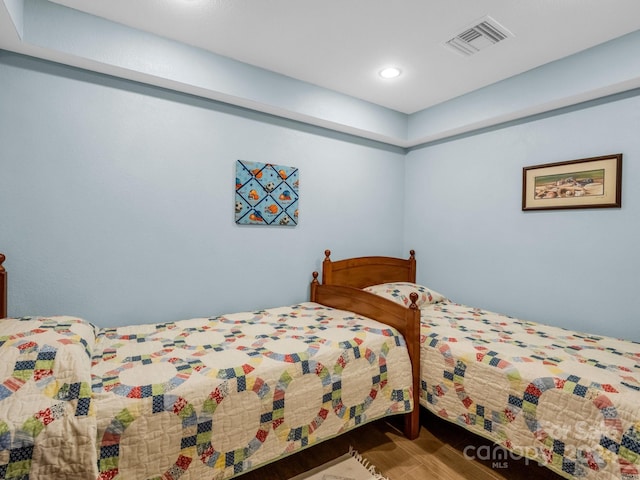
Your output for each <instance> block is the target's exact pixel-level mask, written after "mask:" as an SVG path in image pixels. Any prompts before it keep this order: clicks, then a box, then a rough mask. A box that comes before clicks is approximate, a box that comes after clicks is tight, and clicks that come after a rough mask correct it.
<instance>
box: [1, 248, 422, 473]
mask: <svg viewBox="0 0 640 480" xmlns="http://www.w3.org/2000/svg"><path fill="white" fill-rule="evenodd" d="M2 261H4V257H3V256H2V257H0V288H2V293H1V295H0V300H2V303H0V313H2V317H6V300H5V299H6V279H7V274H6V272H5V270H4V268H3V267H2ZM316 277H317V274H316ZM311 290H312V292H313V299H314V300H313V301H312V302H304V303H301V304H298V305H290V306H285V307H280V308H269V309H266V310H260V311H254V312H240V313H234V314H229V315H222V316H218V317H214V318H194V319H187V320H180V321H176V322H170V323H161V324H147V325H135V326H127V327H120V328H98V327H97V326H95V325H93V324H91V323H90V322H88V321H86V320H84V319H80V318H75V317H64V316H57V317H46V318H45V317H23V318H3V319H1V320H0V478H2V479H5V478H6V479H44V478H47V479H50V478H51V479H62V478H64V479H65V480H70V479H82V480H86V479H98V480H109V479H121V480H122V479H124V480H138V479H142V480H146V479H163V480H171V479H178V478H180V479H183V480H184V479H203V478H207V479H223V478H230V477H232V476H235V475H239V474H241V473H244V472H246V471H248V470H251V469H254V468H256V467H258V466H261V465H264V464H266V463H269V462H271V461H273V460H276V459H278V458H281V457H283V456H286V455H288V454H291V453H294V452H296V451H299V450H301V449H303V448H305V447H307V446H310V445H313V444H315V443H318V442H321V441H324V440H328V439H331V438H333V437H335V436H336V435H340V434H341V433H344V432H346V431H348V430H351V429H353V428H356V427H358V426H359V425H361V424H364V423H366V422H369V421H372V420H376V419H379V418H384V417H387V416H391V415H397V414H404V415H405V416H406V421H405V433H406V435H407V436H408V437H410V438H415V437H416V436H417V434H418V429H419V417H418V414H419V411H418V407H417V400H416V399H417V393H418V389H417V383H416V381H417V379H416V378H414V376H413V375H412V371H413V368H417V362H418V357H417V353H418V348H419V343H418V342H419V339H418V332H419V328H418V323H417V317H416V316H415V315H416V314H417V309H414V310H409V309H406V308H404V307H403V306H399V305H397V304H394V303H393V302H390V301H386V300H384V301H379V300H378V299H375V298H373V297H372V298H369V302H367V301H366V300H365V301H362V302H358V303H354V298H357V297H358V294H360V293H361V292H359V291H358V290H356V289H354V288H351V287H342V286H323V285H319V284H318V282H317V280H316V279H315V277H314V282H313V284H312V286H311ZM346 307H348V309H347V308H346ZM376 318H378V319H382V320H384V321H385V323H382V322H380V321H376V320H375V319H376ZM412 362H413V364H412Z"/></svg>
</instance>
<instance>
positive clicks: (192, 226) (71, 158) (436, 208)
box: [0, 51, 640, 340]
mask: <svg viewBox="0 0 640 480" xmlns="http://www.w3.org/2000/svg"><path fill="white" fill-rule="evenodd" d="M532 78H535V77H532ZM518 82H520V84H521V85H524V87H526V86H527V82H526V77H525V78H524V80H523V78H522V77H521V78H519V79H518ZM528 88H529V89H535V82H532V83H531V84H529V86H528ZM523 91H524V90H523ZM638 93H639V92H638V91H637V90H635V91H630V92H628V93H625V94H618V95H615V96H612V97H609V98H606V99H602V100H599V101H592V102H590V103H587V104H582V105H578V106H575V107H571V108H566V109H564V110H560V111H556V112H552V113H550V114H545V115H537V116H533V117H530V118H528V119H526V120H521V121H518V122H515V123H511V124H508V125H502V126H499V127H492V128H489V129H485V130H482V131H477V132H475V133H473V134H465V135H461V136H458V137H453V138H449V139H447V140H442V141H437V142H433V143H431V144H427V145H425V146H423V147H421V148H416V149H413V150H411V151H409V152H405V151H404V150H401V149H399V148H396V147H389V146H385V145H383V144H379V143H374V142H371V141H367V140H362V139H358V138H356V137H351V136H348V135H344V134H339V133H335V132H330V131H328V130H322V129H320V128H317V127H311V126H305V125H303V124H300V123H297V122H294V121H289V120H284V119H280V118H277V117H274V116H269V115H267V114H260V113H256V112H252V111H249V110H246V109H242V108H240V107H232V106H229V105H225V104H222V103H217V102H214V101H211V100H205V99H201V98H197V97H195V96H189V95H187V94H180V93H175V92H171V91H167V90H163V89H161V88H157V87H151V86H143V85H141V84H137V83H134V82H130V81H126V80H121V79H116V78H112V77H108V76H105V75H100V74H94V73H88V72H85V71H81V70H77V69H74V68H72V67H64V66H61V65H57V64H53V63H49V62H46V61H42V60H35V59H32V58H29V57H25V56H21V55H16V54H11V53H8V52H2V51H0V105H1V110H0V145H1V146H2V148H1V150H0V167H1V168H0V175H1V177H0V178H2V180H3V182H2V189H0V226H1V227H0V251H2V252H4V253H6V254H7V257H8V260H7V262H6V267H7V269H8V270H9V272H10V292H9V302H10V305H9V313H10V314H11V315H16V316H18V315H36V314H37V315H54V314H71V315H78V316H82V317H85V318H87V319H89V320H91V321H93V322H95V323H98V324H99V325H104V326H106V325H121V324H127V323H141V322H157V321H166V320H175V319H178V318H187V317H192V316H200V315H214V314H220V313H225V312H232V311H239V310H250V309H256V308H265V307H270V306H277V305H282V304H289V303H294V302H299V301H304V300H306V299H307V298H308V283H309V281H310V278H311V277H310V272H311V271H312V270H314V269H315V270H317V269H319V268H320V263H321V261H322V258H323V254H322V252H323V251H324V249H325V248H331V249H332V250H333V252H334V258H343V257H349V256H358V255H368V254H376V255H395V256H398V255H399V256H403V257H404V256H406V254H407V252H408V250H409V249H410V248H413V249H416V250H417V252H418V275H419V278H418V280H419V281H420V282H421V283H425V284H427V285H429V286H431V287H432V288H434V289H436V290H439V291H441V292H442V293H444V294H446V295H448V296H449V297H451V298H452V299H453V300H456V301H459V302H462V303H466V304H470V305H475V306H479V307H484V308H488V309H492V310H496V311H500V312H504V313H507V314H511V315H516V316H520V317H523V318H527V319H530V320H534V321H541V322H546V323H552V324H556V325H559V326H564V327H568V328H573V329H578V330H584V331H590V332H593V333H603V334H608V335H613V336H620V337H626V338H631V339H635V340H640V326H638V323H637V321H636V315H635V297H636V295H635V293H636V289H637V285H638V274H637V272H638V269H639V268H640V254H639V253H638V249H637V245H638V244H639V243H640V242H639V241H638V240H639V238H638V237H639V236H640V228H639V227H638V225H639V223H638V220H639V214H640V212H639V209H638V203H639V202H638V200H639V196H640V194H639V193H638V191H637V189H636V188H635V185H636V184H637V183H638V180H640V171H639V167H638V166H637V165H638V158H639V156H640V139H639V138H638V136H637V131H638V126H640V95H638ZM485 100H486V99H485ZM489 105H490V103H489ZM446 108H447V106H446V105H442V106H440V107H439V109H440V110H443V109H446ZM619 152H620V153H623V155H624V166H623V208H622V209H603V210H576V211H549V212H522V211H521V209H520V201H521V175H522V167H523V166H526V165H535V164H540V163H547V162H555V161H562V160H571V159H577V158H585V157H591V156H598V155H606V154H610V153H619ZM237 159H244V160H252V161H263V162H272V163H281V164H285V165H295V166H297V167H299V169H300V176H301V177H300V178H301V203H300V215H301V218H300V224H299V225H298V226H297V227H295V228H277V227H276V228H259V227H239V226H237V225H235V223H234V221H233V204H234V200H233V187H232V184H233V180H234V165H235V161H236V160H237Z"/></svg>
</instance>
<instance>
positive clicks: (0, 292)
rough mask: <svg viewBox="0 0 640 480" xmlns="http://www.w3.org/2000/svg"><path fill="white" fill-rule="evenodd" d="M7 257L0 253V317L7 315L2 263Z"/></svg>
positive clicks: (5, 276) (4, 275) (5, 280)
mask: <svg viewBox="0 0 640 480" xmlns="http://www.w3.org/2000/svg"><path fill="white" fill-rule="evenodd" d="M6 259H7V257H5V256H4V255H3V254H2V253H0V318H5V317H6V316H7V271H6V270H5V269H4V267H3V266H2V264H3V263H4V261H5V260H6Z"/></svg>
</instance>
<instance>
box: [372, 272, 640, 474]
mask: <svg viewBox="0 0 640 480" xmlns="http://www.w3.org/2000/svg"><path fill="white" fill-rule="evenodd" d="M369 290H370V291H372V293H375V294H378V295H382V296H385V297H387V298H389V299H392V300H394V301H396V302H398V303H403V304H408V297H409V293H410V292H411V291H416V292H418V294H419V300H418V306H419V308H420V310H421V318H422V327H421V339H420V341H421V351H420V358H421V392H420V395H421V399H420V403H421V404H422V405H423V406H424V407H426V408H427V409H428V410H430V411H431V412H433V413H435V414H436V415H438V416H439V417H442V418H444V419H447V420H449V421H451V422H455V423H457V424H458V425H461V426H462V427H464V428H465V429H468V430H470V431H472V432H475V433H477V434H479V435H482V436H484V437H486V438H488V439H490V440H492V441H493V442H494V443H495V444H496V446H498V447H500V448H494V449H490V450H484V451H478V450H474V447H473V446H469V447H468V448H467V449H465V452H464V453H465V455H467V456H468V457H469V458H476V459H479V460H488V461H490V463H491V465H493V467H494V468H497V469H499V468H508V462H509V460H510V459H517V458H523V457H524V458H525V459H528V460H527V462H528V463H530V464H531V465H532V467H531V468H537V465H536V464H538V466H539V465H544V466H546V467H548V468H550V469H551V470H553V471H555V472H556V473H558V474H560V475H562V476H564V477H566V478H580V479H585V478H594V479H596V478H597V479H625V480H631V479H634V480H637V479H640V473H639V472H640V344H639V343H636V342H630V341H624V340H618V339H614V338H609V337H603V336H596V335H588V334H584V333H580V332H574V331H569V330H565V329H562V328H556V327H552V326H549V325H544V324H540V323H534V322H529V321H524V320H519V319H516V318H511V317H509V316H506V315H501V314H498V313H495V312H490V311H486V310H482V309H478V308H472V307H469V306H466V305H460V304H457V303H454V302H451V301H449V300H448V299H446V298H445V297H444V296H443V295H441V294H439V293H437V292H434V291H432V290H430V289H428V288H427V287H424V286H421V285H415V284H409V283H397V284H383V285H378V286H373V287H369ZM502 447H504V449H502ZM529 460H533V461H529ZM532 476H535V471H532Z"/></svg>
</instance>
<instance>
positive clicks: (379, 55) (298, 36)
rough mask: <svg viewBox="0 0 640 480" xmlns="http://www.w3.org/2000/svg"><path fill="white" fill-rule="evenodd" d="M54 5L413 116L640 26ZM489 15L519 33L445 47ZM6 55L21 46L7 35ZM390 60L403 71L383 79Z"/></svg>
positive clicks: (493, 0)
mask: <svg viewBox="0 0 640 480" xmlns="http://www.w3.org/2000/svg"><path fill="white" fill-rule="evenodd" d="M55 2H56V3H59V4H61V5H64V6H68V7H71V8H74V9H77V10H81V11H83V12H86V13H90V14H93V15H97V16H100V17H103V18H106V19H109V20H113V21H116V22H119V23H122V24H125V25H127V26H130V27H135V28H137V29H140V30H143V31H147V32H150V33H155V34H158V35H161V36H164V37H167V38H170V39H173V40H178V41H181V42H184V43H186V44H190V45H193V46H197V47H201V48H203V49H206V50H209V51H211V52H214V53H217V54H220V55H223V56H227V57H231V58H233V59H235V60H239V61H242V62H246V63H249V64H252V65H255V66H258V67H262V68H264V69H267V70H271V71H274V72H278V73H281V74H284V75H287V76H290V77H293V78H296V79H298V80H303V81H306V82H309V83H312V84H315V85H318V86H321V87H325V88H328V89H331V90H334V91H337V92H341V93H344V94H347V95H351V96H354V97H357V98H360V99H362V100H367V101H369V102H372V103H375V104H378V105H381V106H384V107H387V108H390V109H393V110H397V111H399V112H403V113H407V114H410V113H414V112H416V111H419V110H422V109H425V108H427V107H430V106H433V105H435V104H437V103H440V102H442V101H445V100H448V99H451V98H453V97H456V96H459V95H462V94H465V93H467V92H470V91H473V90H475V89H478V88H481V87H483V86H486V85H489V84H492V83H495V82H497V81H499V80H502V79H505V78H508V77H511V76H513V75H516V74H518V73H521V72H524V71H527V70H530V69H532V68H535V67H537V66H540V65H543V64H545V63H548V62H552V61H554V60H557V59H559V58H562V57H565V56H567V55H570V54H573V53H576V52H579V51H581V50H584V49H587V48H589V47H592V46H594V45H597V44H599V43H602V42H605V41H607V40H611V39H613V38H616V37H618V36H621V35H624V34H626V33H629V32H632V31H635V30H638V29H640V0H393V1H391V0H322V1H318V0H315V1H311V0H135V1H131V0H91V1H88V0H55ZM0 10H1V13H0V15H6V12H4V10H3V9H0ZM486 15H490V16H491V17H492V18H493V19H495V20H496V21H497V22H499V23H500V24H501V25H502V26H504V27H505V28H506V29H508V30H509V31H510V32H511V33H513V35H514V36H513V37H510V38H507V39H506V40H504V41H502V42H500V43H498V44H495V45H493V46H491V47H489V48H487V49H483V50H481V51H480V52H478V53H476V54H474V55H472V56H470V57H463V56H461V55H460V54H458V53H456V52H453V51H452V50H450V49H449V48H447V47H446V46H444V44H445V42H446V41H447V40H449V39H450V38H452V37H453V36H455V35H457V34H458V33H461V32H462V30H464V28H465V27H468V26H470V25H472V24H473V23H474V22H475V21H477V20H479V19H481V18H483V17H484V16H486ZM3 25H7V22H6V19H4V21H3V19H1V18H0V26H3ZM0 48H4V49H7V50H14V51H15V50H19V48H16V42H15V39H14V38H10V36H9V35H8V34H7V32H6V31H5V32H4V33H2V32H0ZM29 53H30V54H33V52H29ZM391 64H393V65H397V66H399V67H400V68H401V69H402V70H403V75H402V76H401V77H400V78H398V79H395V80H383V79H381V78H380V77H378V75H377V72H378V70H379V69H380V68H381V67H383V66H386V65H391Z"/></svg>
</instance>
